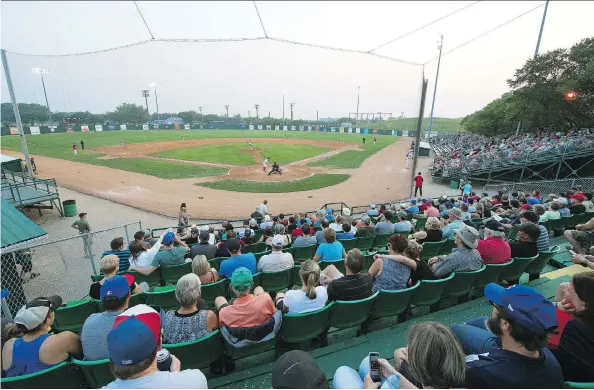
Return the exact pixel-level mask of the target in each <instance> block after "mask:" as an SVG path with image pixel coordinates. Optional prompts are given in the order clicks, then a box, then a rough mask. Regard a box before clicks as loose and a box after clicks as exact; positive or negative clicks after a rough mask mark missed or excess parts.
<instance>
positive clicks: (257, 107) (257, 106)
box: [254, 104, 260, 119]
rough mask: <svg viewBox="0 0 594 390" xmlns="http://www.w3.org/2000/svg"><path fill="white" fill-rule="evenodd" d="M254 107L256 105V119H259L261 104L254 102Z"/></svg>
mask: <svg viewBox="0 0 594 390" xmlns="http://www.w3.org/2000/svg"><path fill="white" fill-rule="evenodd" d="M254 107H256V119H258V116H259V113H258V109H259V108H260V105H259V104H254Z"/></svg>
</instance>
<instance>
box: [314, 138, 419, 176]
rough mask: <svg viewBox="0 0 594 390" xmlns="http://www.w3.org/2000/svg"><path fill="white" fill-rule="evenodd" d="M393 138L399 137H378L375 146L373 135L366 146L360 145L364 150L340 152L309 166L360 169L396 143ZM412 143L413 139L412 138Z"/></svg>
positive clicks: (367, 139)
mask: <svg viewBox="0 0 594 390" xmlns="http://www.w3.org/2000/svg"><path fill="white" fill-rule="evenodd" d="M393 138H397V137H390V136H383V137H379V136H378V137H377V142H376V145H375V146H374V145H373V135H371V136H366V137H365V140H366V143H365V145H359V148H361V149H363V150H345V151H344V152H340V153H338V154H335V155H333V156H330V157H328V158H325V159H323V160H319V161H315V162H312V163H310V164H308V165H309V166H312V167H326V168H337V169H338V168H345V169H355V168H359V167H360V166H361V164H363V161H365V160H366V159H367V158H368V157H370V156H371V155H373V154H374V153H376V152H377V151H379V150H381V149H383V148H385V147H386V146H388V145H390V144H392V143H393V142H394V139H393ZM411 141H412V138H411Z"/></svg>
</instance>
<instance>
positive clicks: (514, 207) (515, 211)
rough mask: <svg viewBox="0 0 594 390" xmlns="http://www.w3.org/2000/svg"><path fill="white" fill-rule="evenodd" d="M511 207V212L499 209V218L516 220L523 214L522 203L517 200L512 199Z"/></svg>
mask: <svg viewBox="0 0 594 390" xmlns="http://www.w3.org/2000/svg"><path fill="white" fill-rule="evenodd" d="M509 205H510V209H509V210H503V209H499V211H500V213H499V216H500V217H502V218H509V219H515V218H516V217H517V216H518V215H520V213H521V212H522V209H520V202H519V201H518V200H517V199H512V200H510V202H509Z"/></svg>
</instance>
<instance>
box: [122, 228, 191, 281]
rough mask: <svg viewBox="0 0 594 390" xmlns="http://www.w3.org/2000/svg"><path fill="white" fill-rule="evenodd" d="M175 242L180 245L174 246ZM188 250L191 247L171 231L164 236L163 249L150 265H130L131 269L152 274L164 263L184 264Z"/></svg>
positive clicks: (166, 264)
mask: <svg viewBox="0 0 594 390" xmlns="http://www.w3.org/2000/svg"><path fill="white" fill-rule="evenodd" d="M174 242H177V243H178V244H179V246H178V247H174V246H173V243H174ZM188 252H190V247H189V246H188V245H187V244H186V243H185V242H183V241H181V240H180V239H179V237H177V236H176V235H175V234H174V233H173V232H169V233H166V234H165V235H164V236H163V249H162V250H161V251H159V252H158V253H157V254H156V255H155V257H154V258H153V261H152V262H151V265H150V266H148V267H139V266H137V265H132V266H130V270H134V271H136V272H140V273H141V274H143V275H150V274H151V273H152V272H153V271H154V270H156V269H157V268H159V267H160V266H162V265H164V266H172V265H179V264H183V263H184V262H185V261H186V260H185V258H184V257H185V255H186V253H188Z"/></svg>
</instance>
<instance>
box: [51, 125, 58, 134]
mask: <svg viewBox="0 0 594 390" xmlns="http://www.w3.org/2000/svg"><path fill="white" fill-rule="evenodd" d="M57 128H58V126H49V129H50V132H52V133H54V132H55V131H56V129H57Z"/></svg>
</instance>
